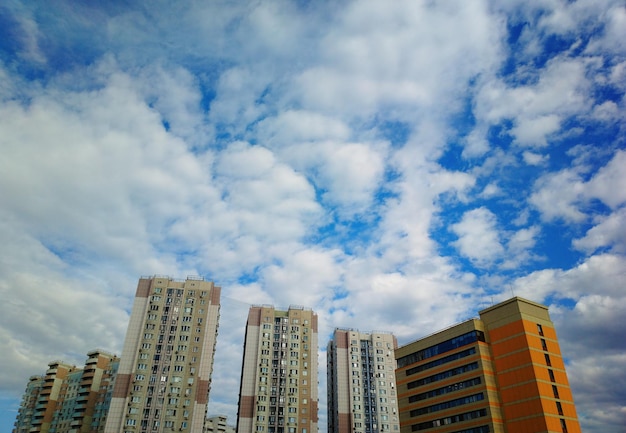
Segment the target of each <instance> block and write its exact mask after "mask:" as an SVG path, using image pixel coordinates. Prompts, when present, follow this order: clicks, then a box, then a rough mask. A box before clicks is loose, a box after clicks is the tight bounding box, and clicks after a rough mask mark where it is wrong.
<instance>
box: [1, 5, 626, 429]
mask: <svg viewBox="0 0 626 433" xmlns="http://www.w3.org/2000/svg"><path fill="white" fill-rule="evenodd" d="M624 41H626V10H625V8H624V4H623V2H622V1H620V0H615V1H613V0H580V1H573V2H571V1H564V0H545V1H529V0H520V1H507V2H496V1H494V2H490V1H480V0H476V1H471V2H469V1H445V2H433V1H416V0H411V1H400V0H398V1H393V2H389V1H378V0H376V1H375V0H369V1H368V0H363V1H339V2H337V1H324V0H321V1H312V2H308V1H305V0H301V1H281V0H276V1H274V0H264V1H249V2H248V1H237V2H229V1H184V2H183V1H181V2H176V1H132V2H129V1H123V0H115V1H113V0H112V1H108V2H78V1H69V0H65V1H62V0H59V1H55V2H26V1H23V2H20V1H14V0H8V1H4V2H2V5H0V240H1V242H0V294H1V295H2V299H3V302H2V304H1V305H0V353H2V366H3V368H1V369H0V405H1V407H0V413H1V416H0V424H1V425H2V427H0V430H2V431H3V432H4V431H9V430H10V428H11V426H12V423H13V421H14V419H15V415H16V411H17V407H18V404H19V398H20V396H21V393H22V392H23V390H24V387H25V385H26V382H27V380H28V377H29V376H30V375H33V374H43V373H44V372H45V369H46V367H47V363H48V362H49V361H51V360H54V359H63V360H66V361H68V362H75V363H77V364H82V363H83V362H84V359H85V354H86V353H87V351H89V350H91V349H94V348H97V347H98V348H102V349H105V350H108V351H111V352H115V353H120V352H121V347H122V342H123V338H124V334H125V331H126V326H127V320H128V316H129V309H130V307H131V304H132V298H133V296H134V293H135V289H136V284H137V279H138V278H139V277H140V276H142V275H154V274H162V275H170V276H172V277H176V278H185V277H186V276H187V275H202V276H205V277H206V278H207V279H211V280H214V281H215V282H216V283H217V284H218V285H221V286H222V316H221V328H220V335H219V339H218V348H217V350H218V352H217V359H216V365H215V370H214V381H213V389H212V392H211V396H210V407H209V412H210V413H211V414H216V413H223V414H226V415H228V416H229V417H230V418H231V421H232V423H234V421H235V418H234V416H235V414H236V404H237V395H238V386H239V385H238V381H239V374H240V365H241V353H242V345H243V331H244V326H245V320H246V316H247V311H248V308H249V306H250V304H260V303H271V304H275V305H277V306H281V307H287V306H289V305H290V304H297V305H303V306H306V307H311V308H313V309H314V310H315V311H317V313H318V314H319V317H320V330H319V331H320V346H321V348H320V349H321V350H320V408H321V409H320V417H321V423H322V425H323V426H325V419H326V406H325V403H326V397H325V390H326V380H325V371H326V369H325V352H324V348H325V345H326V343H327V341H328V337H329V335H330V333H331V332H332V330H333V328H334V327H338V326H340V327H353V328H359V329H361V330H363V331H369V330H385V331H391V332H393V333H395V334H396V335H397V337H398V339H399V341H400V343H401V344H404V343H407V342H409V341H411V340H414V339H416V338H419V337H421V336H424V335H426V334H429V333H431V332H434V331H436V330H439V329H441V328H444V327H446V326H448V325H451V324H454V323H456V322H458V321H461V320H464V319H467V318H470V317H473V316H476V315H477V312H478V311H479V310H480V309H482V308H485V307H487V306H489V305H491V304H492V303H493V302H498V301H501V300H504V299H506V298H509V297H511V296H512V295H517V296H523V297H526V298H528V299H531V300H533V301H537V302H541V303H545V304H546V305H549V306H550V311H551V315H552V318H553V320H554V321H555V323H556V326H557V332H558V334H559V337H560V341H561V349H562V351H563V354H564V356H565V357H566V359H567V368H568V375H569V379H570V382H571V386H572V388H573V392H574V398H575V401H576V404H577V409H578V414H579V416H580V420H581V423H582V426H583V429H584V431H585V432H587V433H600V432H602V433H618V432H622V431H623V426H624V425H625V424H626V374H625V373H624V371H625V369H626V338H624V335H625V334H626V321H624V317H625V316H626V290H625V281H626V230H625V229H624V227H625V226H626V143H625V139H626V131H625V128H626V122H625V120H626V119H625V118H626V114H625V113H626V107H625V105H626V99H625V96H624V95H625V92H626V44H625V43H624ZM323 428H324V429H325V427H323Z"/></svg>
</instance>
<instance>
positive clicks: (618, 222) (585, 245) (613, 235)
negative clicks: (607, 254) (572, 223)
mask: <svg viewBox="0 0 626 433" xmlns="http://www.w3.org/2000/svg"><path fill="white" fill-rule="evenodd" d="M625 226H626V208H621V209H618V210H617V211H615V212H613V213H611V214H610V215H608V216H606V217H598V221H597V224H596V225H595V226H594V227H592V228H591V229H589V230H588V231H587V233H586V234H585V236H583V237H582V238H578V239H574V240H573V241H572V245H573V246H574V248H576V249H578V250H582V251H586V252H587V253H592V252H594V251H595V250H596V249H598V248H603V247H608V248H611V249H612V250H613V251H615V252H617V253H624V252H626V232H625V231H624V227H625Z"/></svg>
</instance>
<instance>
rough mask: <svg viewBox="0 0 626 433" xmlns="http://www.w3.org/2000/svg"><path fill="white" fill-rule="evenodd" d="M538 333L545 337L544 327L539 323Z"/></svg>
mask: <svg viewBox="0 0 626 433" xmlns="http://www.w3.org/2000/svg"><path fill="white" fill-rule="evenodd" d="M537 332H539V335H541V336H542V337H543V326H541V325H540V324H539V323H537Z"/></svg>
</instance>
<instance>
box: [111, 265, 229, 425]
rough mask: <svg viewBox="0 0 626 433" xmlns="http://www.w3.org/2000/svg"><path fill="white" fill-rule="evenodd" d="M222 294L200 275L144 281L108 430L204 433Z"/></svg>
mask: <svg viewBox="0 0 626 433" xmlns="http://www.w3.org/2000/svg"><path fill="white" fill-rule="evenodd" d="M220 291H221V290H220V288H219V287H217V286H215V285H214V284H213V283H212V282H209V281H204V280H203V279H202V278H191V277H189V278H187V279H186V280H184V281H181V280H173V279H171V278H168V277H159V276H155V277H144V278H141V279H140V280H139V283H138V285H137V292H136V294H135V302H134V304H133V310H132V313H131V316H130V322H129V324H128V331H127V333H126V339H125V341H124V349H123V352H122V358H121V362H120V366H119V370H118V373H117V379H116V382H115V388H114V390H113V397H112V399H111V404H110V408H109V415H108V417H107V423H106V427H105V432H106V433H137V432H152V431H174V430H175V431H177V432H201V431H202V429H203V427H204V422H205V418H206V410H207V404H208V400H209V388H210V383H211V373H212V370H213V358H214V352H215V343H216V339H217V329H218V320H219V309H220Z"/></svg>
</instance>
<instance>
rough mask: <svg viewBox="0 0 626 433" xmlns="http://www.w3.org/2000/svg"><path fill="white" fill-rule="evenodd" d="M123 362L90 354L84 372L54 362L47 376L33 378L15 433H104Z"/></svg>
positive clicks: (49, 366) (19, 413) (106, 354)
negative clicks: (117, 376) (110, 402)
mask: <svg viewBox="0 0 626 433" xmlns="http://www.w3.org/2000/svg"><path fill="white" fill-rule="evenodd" d="M118 365H119V358H118V357H116V356H114V355H111V354H109V353H106V352H104V351H102V350H94V351H91V352H89V353H88V354H87V361H86V362H85V366H84V367H83V368H78V367H76V366H74V365H70V364H66V363H64V362H61V361H53V362H51V363H50V364H48V370H47V371H46V375H45V376H32V377H31V378H30V380H29V382H28V384H27V386H26V392H25V393H24V395H23V397H22V402H21V405H20V408H19V410H18V415H17V419H16V422H15V427H14V429H13V433H26V432H30V433H35V432H41V433H47V432H50V433H52V432H54V433H70V432H71V433H87V432H89V433H99V432H102V431H103V429H104V423H105V421H106V416H107V410H106V407H107V406H108V403H109V401H110V398H111V391H112V389H113V383H114V381H115V374H116V371H117V367H118Z"/></svg>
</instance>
